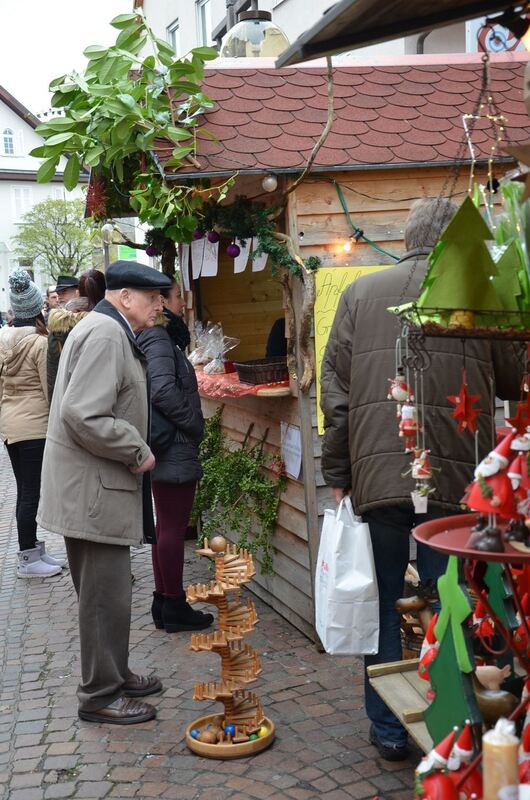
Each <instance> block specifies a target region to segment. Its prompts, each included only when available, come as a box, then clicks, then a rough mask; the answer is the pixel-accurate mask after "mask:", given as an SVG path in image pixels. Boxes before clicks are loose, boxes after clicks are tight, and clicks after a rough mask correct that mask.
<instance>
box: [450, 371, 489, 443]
mask: <svg viewBox="0 0 530 800" xmlns="http://www.w3.org/2000/svg"><path fill="white" fill-rule="evenodd" d="M447 399H448V400H449V402H450V403H453V405H454V406H455V410H454V411H453V413H452V414H451V416H453V417H454V418H455V419H456V420H457V422H458V428H457V430H458V431H459V432H461V431H466V430H467V431H469V432H470V433H475V431H476V429H477V423H476V419H477V417H478V415H479V414H480V412H481V409H480V408H473V405H474V403H477V402H478V401H479V400H480V395H479V394H469V392H468V390H467V381H466V377H465V375H462V383H461V385H460V391H459V392H458V394H456V395H449V396H448V397H447Z"/></svg>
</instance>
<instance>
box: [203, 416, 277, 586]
mask: <svg viewBox="0 0 530 800" xmlns="http://www.w3.org/2000/svg"><path fill="white" fill-rule="evenodd" d="M222 411H223V408H222V407H221V408H220V409H219V410H218V411H217V413H216V414H215V415H214V416H213V417H210V419H208V420H207V421H206V429H205V436H204V439H203V441H202V444H201V454H200V455H201V463H202V467H203V470H204V475H203V477H202V479H201V482H200V484H199V488H198V490H197V494H196V495H195V501H194V504H193V512H192V518H193V519H195V520H196V519H197V518H198V517H199V516H200V517H201V521H202V524H201V541H202V540H203V539H204V538H208V539H210V538H211V537H212V536H215V535H216V534H221V535H229V534H232V535H234V534H235V535H236V536H237V537H238V539H237V545H238V547H245V548H248V549H249V550H250V552H251V553H257V554H259V557H260V561H261V572H262V573H263V574H266V575H272V574H273V548H272V535H273V533H274V530H275V527H276V522H277V519H278V510H279V506H280V495H281V493H282V492H283V491H284V489H285V484H286V479H285V475H284V474H283V470H282V469H281V462H280V459H279V457H272V458H271V457H270V456H268V455H267V454H266V453H264V452H263V445H264V441H265V437H266V435H267V433H265V436H264V437H263V439H262V441H261V442H259V443H258V444H256V445H253V446H250V445H249V443H248V438H249V434H250V431H251V428H250V429H249V431H248V433H247V435H246V437H245V440H244V441H243V443H242V445H241V446H240V447H236V446H235V442H233V441H232V440H230V439H226V438H225V437H224V436H223V433H222V431H221V415H222ZM251 427H252V426H251ZM266 467H269V468H271V467H273V468H274V467H276V468H277V473H278V477H277V479H276V480H271V479H270V478H267V477H265V475H264V473H263V470H264V468H266Z"/></svg>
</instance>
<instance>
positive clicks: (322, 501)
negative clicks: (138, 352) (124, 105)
mask: <svg viewBox="0 0 530 800" xmlns="http://www.w3.org/2000/svg"><path fill="white" fill-rule="evenodd" d="M450 58H451V63H447V59H448V57H447V56H443V57H432V58H431V57H416V56H410V57H408V59H407V60H402V61H399V62H396V61H392V62H390V61H385V62H382V61H380V62H379V63H378V64H377V65H374V64H363V63H360V62H357V63H356V65H355V66H341V67H340V68H336V69H335V70H334V97H335V109H334V122H333V126H332V129H331V133H330V134H329V136H328V137H327V139H326V140H325V142H324V145H323V146H322V148H321V149H320V151H319V153H318V155H317V157H316V160H315V164H314V166H313V169H312V172H311V174H310V175H309V176H308V177H307V179H306V180H305V181H303V182H302V183H301V184H300V185H299V186H298V187H297V188H296V189H295V191H293V192H289V187H290V186H292V184H293V182H294V180H295V178H296V176H297V175H298V174H299V173H300V172H301V171H302V170H303V168H304V165H305V164H306V163H307V160H308V158H309V156H310V153H311V151H312V149H313V147H314V145H315V142H316V141H317V139H318V137H319V135H320V134H321V132H322V129H323V126H324V124H325V122H326V118H327V82H326V70H325V67H324V65H312V66H303V67H300V68H289V69H282V70H275V69H274V68H273V67H272V64H271V63H269V62H267V63H262V61H261V60H257V59H252V60H238V61H237V64H236V65H235V66H234V62H226V63H224V64H223V63H222V62H221V64H220V65H219V66H218V65H217V62H215V69H209V70H207V72H206V77H205V86H204V89H205V92H206V93H207V94H208V95H209V96H210V97H211V98H212V99H213V100H214V101H215V102H216V106H215V108H214V109H212V110H211V111H210V112H209V113H208V114H207V115H206V119H205V125H206V127H207V128H208V129H209V130H210V132H211V133H212V134H214V136H215V137H216V140H215V141H213V140H212V139H211V138H207V137H204V138H202V137H200V138H199V140H198V150H197V157H196V163H194V164H193V165H192V166H190V167H189V168H188V167H186V168H181V169H180V171H179V172H178V178H179V180H183V179H186V180H194V179H197V178H210V179H211V180H212V181H219V182H221V181H222V180H225V179H226V178H227V177H228V176H230V175H234V174H235V183H234V186H233V187H232V189H231V190H230V192H229V194H228V196H227V198H226V200H225V201H224V203H225V204H230V203H231V202H233V200H234V199H235V197H236V196H238V195H239V196H241V195H243V196H246V197H247V198H250V199H252V200H253V201H255V202H266V203H268V204H269V205H270V206H271V207H274V208H279V209H282V212H281V213H278V215H277V223H278V229H279V230H280V231H281V232H283V233H284V234H287V235H288V236H289V237H290V239H291V242H292V243H294V245H295V247H296V248H297V249H298V251H299V253H300V254H301V256H302V258H307V257H309V256H317V257H318V258H319V259H320V262H321V268H320V270H319V273H317V313H318V309H319V308H320V311H322V310H323V311H324V312H326V313H323V314H322V318H321V325H320V328H321V329H320V328H319V330H318V333H319V334H322V335H323V336H324V340H325V336H326V334H327V333H328V332H329V325H330V320H332V317H333V310H334V308H336V305H337V302H338V298H339V296H340V291H341V290H342V289H343V288H344V286H345V285H347V283H348V282H350V281H351V280H354V279H355V278H356V277H358V276H359V275H361V274H362V272H363V269H365V268H367V267H374V266H390V265H392V264H393V263H395V260H396V258H395V257H399V256H400V255H402V254H403V252H404V245H403V229H404V224H405V220H406V218H407V215H408V212H409V209H410V206H411V204H412V203H413V202H414V201H415V200H416V199H418V198H422V197H436V196H438V195H439V194H440V193H443V194H448V193H449V192H450V193H451V194H453V195H454V197H455V199H456V200H457V201H458V200H462V199H463V198H464V197H465V195H466V193H467V191H468V188H469V185H470V172H472V173H473V174H474V177H475V178H476V179H477V180H478V181H480V182H482V183H485V182H487V180H488V177H490V178H491V177H494V178H499V177H501V175H502V174H504V173H505V172H506V171H508V170H509V169H512V168H513V166H514V163H513V160H512V159H510V158H508V157H506V156H504V155H503V154H502V152H499V151H497V150H495V151H494V159H493V166H492V167H491V168H490V169H489V170H488V163H487V156H491V153H492V150H491V148H492V146H495V145H496V143H495V142H494V141H492V139H491V125H490V124H489V122H488V120H479V121H478V122H477V124H476V127H475V132H474V134H473V142H472V145H473V147H472V148H471V149H470V148H469V147H468V146H467V145H466V146H465V147H462V141H463V140H464V129H463V125H462V115H463V114H465V113H469V112H471V111H472V110H473V106H474V103H475V100H476V97H477V96H478V92H479V87H480V82H481V68H482V65H481V63H480V57H479V56H476V57H475V56H457V55H452V56H450ZM526 58H527V56H526V54H519V53H516V54H508V55H507V54H502V55H501V56H492V66H491V73H492V89H493V90H494V91H495V100H496V103H497V106H498V108H499V110H500V112H501V113H502V114H504V115H505V117H506V127H507V129H508V131H509V135H510V140H511V141H523V140H525V139H527V138H528V136H529V134H530V122H529V120H528V117H527V115H526V112H525V108H524V105H523V100H522V95H521V88H520V87H521V84H522V76H523V71H524V66H525V61H526ZM470 153H472V154H473V157H471V155H470ZM162 155H163V153H160V154H159V156H160V159H161V161H162V162H163V158H162ZM457 155H458V156H460V157H462V156H464V160H463V162H462V163H463V164H464V168H463V169H462V170H461V173H460V175H458V176H457V175H456V174H454V159H455V158H456V157H457ZM453 175H454V180H453ZM266 176H269V177H271V176H274V177H275V178H276V181H277V188H276V190H275V191H273V192H272V193H267V192H266V191H264V189H263V187H262V181H263V179H264V177H266ZM269 188H270V185H269ZM339 189H340V191H339ZM227 244H228V242H227V241H223V240H221V242H220V244H219V261H218V265H217V270H216V271H215V272H216V274H211V275H210V276H205V275H199V276H198V277H197V278H196V279H195V280H193V279H191V286H190V288H191V291H190V294H189V306H190V308H191V309H192V312H193V314H194V315H195V317H197V318H199V319H202V320H204V321H206V320H211V321H214V322H221V323H222V325H223V330H224V333H225V334H226V335H229V336H235V337H237V338H239V339H240V340H241V344H240V345H239V347H238V348H237V349H236V350H235V351H233V353H231V354H230V356H231V357H232V358H234V359H237V360H248V359H254V358H260V357H263V356H264V355H265V346H266V341H267V335H268V333H269V331H270V328H271V325H272V324H273V322H274V321H275V320H276V319H278V317H279V316H281V315H282V314H283V313H284V309H285V308H286V306H288V305H289V303H288V302H287V300H288V297H287V296H286V292H285V287H284V286H282V284H281V282H280V281H279V280H278V279H277V278H274V277H273V276H272V272H271V268H270V267H271V264H270V263H269V264H268V265H267V267H266V268H265V269H264V270H263V271H262V272H255V271H253V268H252V263H251V262H250V261H249V263H248V264H247V265H246V268H245V269H244V271H242V272H240V273H238V274H235V273H234V262H233V259H231V258H229V257H228V256H227V255H226V253H225V250H226V245H227ZM190 266H191V268H192V269H193V264H190ZM337 267H350V268H351V269H350V270H348V271H346V272H345V273H343V275H344V277H343V278H341V281H336V280H334V275H337V274H338V273H333V270H335V269H336V268H337ZM195 269H196V274H197V273H198V272H199V268H198V266H197V265H196V267H195ZM290 293H291V294H292V308H291V310H290V311H288V312H287V313H288V314H291V313H293V314H294V319H295V323H296V341H295V350H296V353H297V358H298V365H297V366H298V368H300V367H301V364H300V348H299V346H298V345H299V342H298V336H299V334H300V320H301V316H302V303H303V293H302V285H301V282H300V281H299V280H297V279H296V278H293V277H291V279H290ZM287 330H289V325H287ZM321 357H322V346H321V345H318V346H317V353H316V361H317V376H318V363H319V361H320V360H321ZM298 372H299V374H300V369H299V370H298ZM386 377H387V376H384V379H385V380H386ZM201 395H202V400H203V406H204V411H205V413H206V415H207V416H210V415H212V414H213V413H214V412H215V410H216V409H217V408H218V407H219V404H223V405H224V411H223V416H222V427H223V430H224V432H225V433H226V434H227V435H228V436H229V437H231V438H232V439H234V440H235V441H237V442H241V441H242V440H243V439H244V437H245V435H246V434H247V432H248V430H249V426H250V425H251V424H252V425H253V427H252V431H251V437H252V439H253V440H255V441H259V440H260V439H261V438H262V437H263V436H264V434H265V432H266V431H267V437H266V444H265V447H266V448H267V450H268V451H269V452H271V453H279V452H280V449H281V423H282V422H284V423H287V424H289V425H291V426H295V427H296V428H297V429H299V432H300V442H301V471H300V474H299V475H298V476H297V477H288V479H287V485H286V490H285V492H284V493H283V495H282V497H281V503H280V510H279V515H278V523H277V528H276V531H275V534H274V539H273V545H274V548H275V554H274V575H273V576H265V575H262V574H260V571H259V566H258V569H257V574H256V576H255V578H254V580H253V582H252V584H251V588H252V590H253V591H254V592H255V593H256V594H257V595H258V596H260V597H261V598H263V599H264V600H265V601H266V602H267V603H269V604H270V605H271V606H272V607H273V608H274V609H275V610H277V611H278V612H279V613H280V614H282V615H283V616H284V617H285V618H287V619H288V620H289V621H290V622H291V623H292V624H294V625H295V626H296V627H297V628H298V629H300V630H301V631H303V632H304V633H305V634H307V635H308V636H310V637H313V636H314V629H313V601H312V575H313V574H314V565H315V560H316V555H317V550H318V542H319V532H320V526H321V521H322V516H323V512H324V509H325V508H326V506H328V505H329V504H330V493H329V490H328V489H327V488H326V486H325V485H324V481H323V478H322V474H321V471H320V455H321V436H320V434H319V431H318V419H317V417H318V414H317V397H316V384H315V382H313V383H312V385H311V387H310V390H309V391H308V392H302V391H300V389H299V386H298V382H297V380H296V379H294V378H291V380H290V389H289V393H288V396H274V397H267V396H243V397H232V396H226V397H218V396H216V397H211V396H209V393H208V390H207V387H205V386H203V388H202V390H201Z"/></svg>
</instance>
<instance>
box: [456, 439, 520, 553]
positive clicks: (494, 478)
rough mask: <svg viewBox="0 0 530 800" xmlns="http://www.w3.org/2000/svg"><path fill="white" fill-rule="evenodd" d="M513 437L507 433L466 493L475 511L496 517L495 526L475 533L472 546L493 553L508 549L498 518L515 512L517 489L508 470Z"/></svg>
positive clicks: (470, 544)
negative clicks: (505, 546)
mask: <svg viewBox="0 0 530 800" xmlns="http://www.w3.org/2000/svg"><path fill="white" fill-rule="evenodd" d="M513 436H514V434H513V433H509V434H508V435H507V436H505V437H504V439H503V440H502V442H500V444H499V445H498V446H497V447H496V448H495V450H492V451H491V453H489V454H488V455H487V456H486V458H484V459H482V461H481V462H480V464H479V465H478V467H477V468H476V469H475V480H474V482H473V483H472V484H471V486H470V487H469V488H468V491H467V492H466V497H465V502H466V503H467V505H468V506H469V508H471V509H473V511H480V512H481V513H482V514H491V515H495V516H494V517H493V523H494V524H493V525H489V526H488V527H486V528H485V529H484V530H483V531H474V532H473V533H472V534H471V536H470V538H469V541H468V543H467V546H468V547H474V548H476V549H477V550H485V551H490V552H502V550H503V549H504V548H503V545H502V540H501V537H500V532H499V530H498V529H497V528H496V526H495V517H496V516H499V517H502V518H504V519H511V518H512V516H513V515H514V513H515V499H514V492H513V488H512V484H511V481H510V478H509V477H508V475H507V470H506V468H507V467H508V463H509V458H510V455H511V454H510V445H511V442H512V439H513Z"/></svg>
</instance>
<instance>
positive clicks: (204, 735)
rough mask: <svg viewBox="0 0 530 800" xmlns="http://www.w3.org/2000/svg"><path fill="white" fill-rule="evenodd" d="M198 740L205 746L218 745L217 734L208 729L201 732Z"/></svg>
mask: <svg viewBox="0 0 530 800" xmlns="http://www.w3.org/2000/svg"><path fill="white" fill-rule="evenodd" d="M197 738H198V740H199V742H204V744H217V734H216V733H214V732H213V731H211V730H208V729H206V730H203V731H201V732H200V733H199V735H198V737H197Z"/></svg>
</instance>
